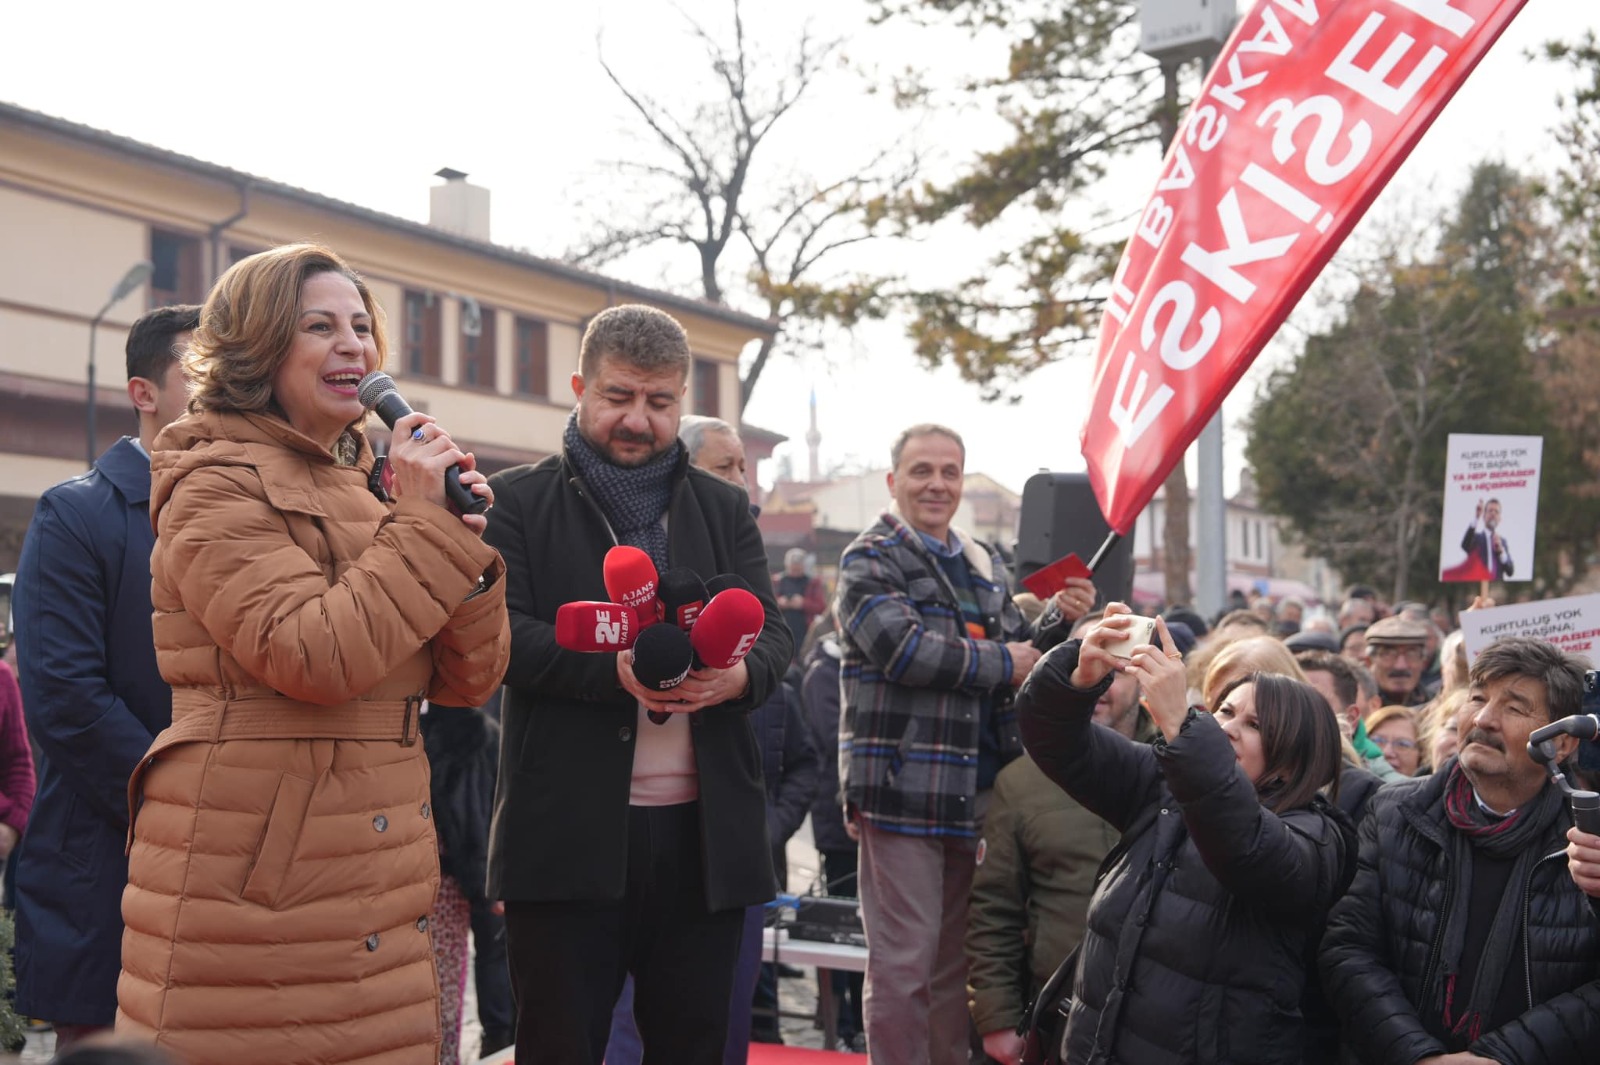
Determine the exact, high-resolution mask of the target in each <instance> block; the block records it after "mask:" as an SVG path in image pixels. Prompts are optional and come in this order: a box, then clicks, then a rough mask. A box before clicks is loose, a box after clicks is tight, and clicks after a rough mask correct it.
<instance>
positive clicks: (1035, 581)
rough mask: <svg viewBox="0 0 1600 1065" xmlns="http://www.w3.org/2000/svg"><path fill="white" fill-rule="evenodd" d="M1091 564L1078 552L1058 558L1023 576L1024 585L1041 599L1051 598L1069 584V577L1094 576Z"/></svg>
mask: <svg viewBox="0 0 1600 1065" xmlns="http://www.w3.org/2000/svg"><path fill="white" fill-rule="evenodd" d="M1092 576H1094V574H1093V573H1091V572H1090V570H1089V566H1088V564H1087V563H1086V562H1084V561H1083V559H1081V558H1079V557H1078V556H1077V555H1076V554H1069V555H1068V556H1067V557H1066V558H1058V559H1056V560H1055V561H1054V562H1052V563H1050V564H1049V565H1048V566H1045V567H1044V568H1043V569H1038V570H1034V571H1033V572H1032V573H1030V574H1028V575H1027V576H1026V577H1024V578H1022V586H1023V587H1024V588H1026V589H1028V591H1030V592H1032V593H1033V594H1034V595H1036V596H1038V597H1039V598H1040V599H1049V598H1050V597H1051V596H1052V595H1055V594H1056V593H1057V592H1059V591H1060V590H1061V589H1063V588H1065V587H1066V586H1067V578H1068V577H1092Z"/></svg>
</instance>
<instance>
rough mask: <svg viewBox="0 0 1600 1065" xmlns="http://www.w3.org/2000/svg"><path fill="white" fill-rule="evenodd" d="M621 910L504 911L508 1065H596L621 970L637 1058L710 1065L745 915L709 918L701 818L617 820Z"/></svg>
mask: <svg viewBox="0 0 1600 1065" xmlns="http://www.w3.org/2000/svg"><path fill="white" fill-rule="evenodd" d="M627 877H628V879H627V896H626V897H625V898H624V899H623V900H622V901H620V902H507V903H506V936H507V943H508V946H509V949H510V956H511V985H512V990H513V992H514V994H515V997H516V1002H517V1063H518V1065H600V1063H601V1059H602V1058H603V1056H604V1054H605V1049H606V1037H607V1034H608V1033H609V1031H610V1028H611V1011H612V1007H613V1006H615V1005H616V1002H617V995H618V994H619V993H620V992H621V990H622V982H623V980H624V979H625V978H626V976H627V974H628V973H630V972H631V973H633V979H634V1004H633V1010H634V1019H635V1021H636V1022H637V1023H638V1026H639V1035H640V1038H641V1040H642V1041H643V1043H644V1051H645V1060H646V1061H654V1062H661V1063H672V1065H720V1063H721V1061H722V1049H723V1044H724V1041H725V1039H726V1037H727V1029H728V999H729V995H730V993H731V991H732V987H733V969H734V962H735V959H736V958H737V956H738V953H739V939H740V932H741V929H742V927H743V924H744V914H745V911H744V908H743V907H740V908H738V909H733V910H725V911H722V912H720V913H708V912H707V911H706V903H705V881H704V876H703V874H702V872H701V865H700V811H699V806H698V804H697V803H686V804H684V805H682V806H660V807H648V806H635V807H631V808H630V809H629V811H628V874H627Z"/></svg>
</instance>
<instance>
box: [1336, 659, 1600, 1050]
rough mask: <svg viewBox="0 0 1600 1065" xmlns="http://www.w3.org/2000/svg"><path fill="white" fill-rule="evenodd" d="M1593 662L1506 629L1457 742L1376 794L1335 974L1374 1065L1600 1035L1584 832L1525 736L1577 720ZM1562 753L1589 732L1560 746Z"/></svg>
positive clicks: (1589, 1045)
mask: <svg viewBox="0 0 1600 1065" xmlns="http://www.w3.org/2000/svg"><path fill="white" fill-rule="evenodd" d="M1582 693H1583V667H1582V666H1581V665H1579V664H1578V662H1577V661H1576V660H1575V659H1573V658H1572V657H1571V656H1569V655H1567V654H1564V653H1563V652H1561V651H1560V650H1558V649H1557V648H1555V647H1553V646H1552V645H1550V644H1548V643H1545V642H1544V641H1542V640H1535V639H1531V638H1527V637H1507V638H1505V639H1502V640H1499V641H1497V642H1495V643H1494V644H1491V645H1490V646H1489V647H1488V648H1486V649H1485V650H1484V651H1483V653H1481V654H1480V655H1479V656H1478V658H1477V660H1476V661H1475V662H1474V663H1473V665H1472V672H1471V685H1470V688H1469V696H1468V701H1467V704H1466V705H1465V706H1464V707H1463V709H1462V711H1461V714H1460V718H1459V724H1458V726H1457V727H1458V730H1459V735H1460V752H1459V754H1458V755H1457V756H1456V757H1455V758H1452V759H1450V760H1448V761H1446V762H1445V763H1444V765H1443V766H1441V767H1440V768H1439V769H1438V771H1437V772H1435V773H1433V774H1432V775H1430V776H1426V777H1420V778H1417V779H1414V780H1408V781H1405V782H1402V783H1399V784H1394V785H1391V786H1389V787H1386V788H1384V789H1382V790H1380V791H1379V792H1378V794H1377V796H1376V797H1375V798H1374V799H1373V801H1372V806H1371V809H1370V811H1369V813H1368V815H1367V818H1366V820H1365V821H1364V822H1363V823H1362V825H1361V855H1360V862H1359V865H1358V868H1357V871H1356V877H1355V881H1354V882H1353V883H1352V884H1351V885H1350V890H1349V892H1348V893H1347V894H1346V895H1345V897H1344V898H1343V899H1341V900H1340V901H1339V902H1338V903H1337V904H1336V905H1335V906H1334V908H1333V912H1332V914H1331V915H1330V916H1329V919H1328V931H1327V935H1326V936H1325V937H1324V939H1323V943H1322V948H1321V969H1322V976H1323V984H1324V987H1325V988H1326V991H1327V994H1328V998H1329V999H1330V1001H1332V1003H1333V1005H1334V1008H1335V1009H1336V1010H1337V1012H1338V1013H1339V1015H1340V1018H1341V1020H1342V1021H1343V1022H1344V1035H1345V1039H1346V1041H1347V1042H1348V1043H1349V1044H1350V1046H1351V1049H1353V1050H1354V1051H1355V1053H1356V1056H1357V1057H1358V1058H1359V1059H1360V1060H1361V1061H1363V1062H1368V1063H1372V1065H1491V1063H1496V1062H1498V1063H1501V1065H1535V1063H1540V1065H1563V1063H1572V1065H1578V1063H1580V1062H1587V1061H1593V1060H1594V1047H1595V1046H1596V1045H1600V928H1597V926H1596V924H1595V920H1594V916H1593V914H1592V913H1591V912H1590V909H1589V901H1588V899H1587V898H1586V897H1585V896H1584V894H1583V892H1582V891H1580V890H1579V889H1578V887H1577V886H1576V885H1575V884H1574V883H1573V881H1572V879H1571V878H1570V877H1569V875H1568V870H1567V856H1566V853H1565V851H1564V850H1563V849H1562V848H1563V846H1564V845H1565V844H1566V832H1567V829H1568V827H1569V826H1570V825H1571V824H1572V818H1571V815H1570V813H1569V811H1568V809H1567V802H1566V799H1565V796H1564V795H1563V793H1562V792H1561V790H1560V789H1559V788H1558V787H1557V786H1556V785H1555V784H1554V783H1553V782H1552V781H1551V780H1550V777H1549V775H1548V773H1547V771H1546V769H1545V767H1544V766H1541V765H1540V764H1539V763H1537V762H1535V761H1534V760H1533V759H1532V758H1530V757H1529V756H1528V750H1527V746H1528V737H1529V736H1530V735H1531V734H1532V733H1533V731H1534V730H1535V729H1537V728H1539V727H1540V726H1542V725H1546V724H1548V723H1550V722H1551V721H1553V720H1556V719H1558V718H1562V717H1566V716H1568V715H1571V714H1576V713H1578V711H1579V708H1580V707H1581V705H1582ZM1556 746H1557V752H1558V755H1559V759H1560V760H1565V759H1566V758H1568V757H1570V756H1571V755H1572V753H1573V751H1574V750H1575V749H1576V746H1577V740H1576V739H1574V738H1572V737H1570V736H1566V737H1561V738H1560V739H1558V740H1557V741H1556Z"/></svg>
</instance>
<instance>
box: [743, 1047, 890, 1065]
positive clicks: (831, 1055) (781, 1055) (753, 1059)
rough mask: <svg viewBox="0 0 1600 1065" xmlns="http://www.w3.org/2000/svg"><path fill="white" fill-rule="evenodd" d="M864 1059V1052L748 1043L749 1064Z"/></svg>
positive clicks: (813, 1064) (840, 1063)
mask: <svg viewBox="0 0 1600 1065" xmlns="http://www.w3.org/2000/svg"><path fill="white" fill-rule="evenodd" d="M866 1060H867V1056H866V1055H865V1054H840V1053H836V1052H834V1051H831V1050H807V1049H806V1048H805V1047H786V1046H779V1045H778V1044H776V1043H751V1044H750V1065H844V1063H845V1062H848V1061H866Z"/></svg>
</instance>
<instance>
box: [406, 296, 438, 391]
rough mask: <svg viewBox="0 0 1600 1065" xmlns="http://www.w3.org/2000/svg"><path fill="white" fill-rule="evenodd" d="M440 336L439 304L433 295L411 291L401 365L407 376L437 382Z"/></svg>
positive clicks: (407, 304) (407, 305) (408, 298)
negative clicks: (428, 378) (426, 378)
mask: <svg viewBox="0 0 1600 1065" xmlns="http://www.w3.org/2000/svg"><path fill="white" fill-rule="evenodd" d="M439 333H440V326H439V301H438V300H436V299H434V298H433V293H431V292H416V291H413V290H409V289H408V290H407V291H406V311H405V322H404V325H403V330H402V334H401V342H400V354H401V365H402V366H404V367H405V372H406V374H407V375H408V376H411V377H431V378H433V379H435V380H438V378H439V376H440V374H439V365H440V357H439V346H440V345H439Z"/></svg>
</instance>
